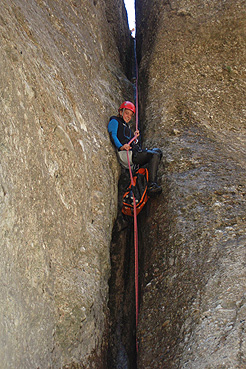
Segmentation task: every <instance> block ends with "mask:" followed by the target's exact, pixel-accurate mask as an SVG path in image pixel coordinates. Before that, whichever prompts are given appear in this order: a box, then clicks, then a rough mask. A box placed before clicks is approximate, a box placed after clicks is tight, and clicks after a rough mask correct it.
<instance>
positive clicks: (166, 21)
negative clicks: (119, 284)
mask: <svg viewBox="0 0 246 369" xmlns="http://www.w3.org/2000/svg"><path fill="white" fill-rule="evenodd" d="M245 10H246V7H245V1H243V0H233V1H229V0H228V1H215V0H214V1H204V0H194V1H187V0H186V1H185V0H184V1H173V0H169V1H164V0H162V1H161V0H156V1H153V0H145V1H140V0H137V42H138V58H139V69H140V75H139V81H140V112H141V117H140V121H141V122H144V124H145V131H144V138H145V140H144V142H145V145H146V146H159V147H161V148H162V150H163V154H164V156H163V161H162V164H161V167H160V171H159V174H160V176H159V179H160V182H161V183H162V186H163V189H164V191H163V194H162V195H161V197H160V198H159V200H152V201H151V204H150V210H149V215H148V216H146V219H145V221H144V223H143V224H144V229H143V237H142V240H143V241H142V244H141V246H140V247H141V248H142V259H141V263H142V264H141V270H142V280H141V282H142V296H141V299H142V300H141V307H140V323H139V330H138V339H139V358H138V368H139V369H142V368H144V369H150V368H151V369H154V368H160V369H164V368H168V369H171V368H175V369H176V368H190V369H191V368H192V369H197V368H199V369H205V368H206V369H215V368H220V369H222V368H224V369H229V368H245V367H246V357H245V350H246V336H245V312H246V310H245V309H246V301H245V292H246V290H245V285H246V273H245V262H246V253H245V246H246V238H245V229H246V216H245V214H246V180H245V178H246V169H245V168H246V134H245V133H246V131H245V129H246V126H245V118H246V110H245V98H246V94H245V91H246V90H245V87H246V86H245V82H246V80H245V65H246V51H245V40H246V37H245V36H246V34H245V32H246V14H245Z"/></svg>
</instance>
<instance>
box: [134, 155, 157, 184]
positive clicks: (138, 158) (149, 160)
mask: <svg viewBox="0 0 246 369" xmlns="http://www.w3.org/2000/svg"><path fill="white" fill-rule="evenodd" d="M161 157H162V152H161V150H160V149H152V150H144V151H139V152H136V153H133V156H132V161H133V163H134V164H138V165H140V167H141V166H143V165H145V164H148V170H149V183H153V182H156V181H157V170H158V165H159V163H160V160H161Z"/></svg>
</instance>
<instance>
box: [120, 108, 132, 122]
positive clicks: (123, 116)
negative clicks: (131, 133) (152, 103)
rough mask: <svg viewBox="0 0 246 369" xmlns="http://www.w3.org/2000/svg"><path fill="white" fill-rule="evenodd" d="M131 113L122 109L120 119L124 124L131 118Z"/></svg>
mask: <svg viewBox="0 0 246 369" xmlns="http://www.w3.org/2000/svg"><path fill="white" fill-rule="evenodd" d="M133 114H134V113H133V112H132V111H131V110H129V109H123V113H122V118H123V119H124V121H125V122H126V123H129V122H130V120H131V119H132V117H133Z"/></svg>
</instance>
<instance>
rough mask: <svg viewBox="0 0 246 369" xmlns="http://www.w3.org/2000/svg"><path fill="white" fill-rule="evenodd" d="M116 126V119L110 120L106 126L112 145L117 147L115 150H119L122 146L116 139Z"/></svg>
mask: <svg viewBox="0 0 246 369" xmlns="http://www.w3.org/2000/svg"><path fill="white" fill-rule="evenodd" d="M118 125H119V123H118V122H117V120H116V119H111V121H110V122H109V124H108V132H109V134H110V136H111V138H112V140H113V143H114V144H115V146H116V147H117V149H119V148H120V147H121V146H122V143H121V142H120V141H119V139H118V137H117V132H118Z"/></svg>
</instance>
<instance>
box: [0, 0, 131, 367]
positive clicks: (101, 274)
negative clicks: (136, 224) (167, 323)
mask: <svg viewBox="0 0 246 369" xmlns="http://www.w3.org/2000/svg"><path fill="white" fill-rule="evenodd" d="M112 5H114V7H112ZM112 14H114V17H113V20H112V19H111V18H112ZM125 20H126V14H125V13H124V7H123V1H118V2H117V4H114V3H113V2H112V1H97V0H93V1H92V0H70V1H65V0H57V1H51V0H47V1H43V0H32V1H31V0H27V1H21V0H14V1H10V0H3V1H2V2H1V15H0V30H1V32H0V45H1V53H0V71H1V72H0V81H1V83H0V91H1V101H0V117H1V118H0V119H1V125H0V154H1V166H0V173H1V182H0V214H1V228H0V229H1V230H0V234H1V237H0V239H1V241H0V253H1V255H0V270H1V289H0V300H1V306H0V342H1V346H0V362H1V367H2V368H20V369H28V368H30V369H33V368H40V369H41V368H43V369H47V368H72V367H73V368H96V369H100V368H105V366H106V364H105V362H106V361H105V360H106V359H105V357H106V350H107V339H106V338H107V329H108V328H107V319H108V309H107V300H108V278H109V275H110V258H109V246H110V241H111V233H112V226H113V222H114V219H115V217H116V212H117V183H118V176H119V165H118V164H117V160H116V156H115V153H114V150H113V147H112V145H111V143H110V142H109V137H108V133H107V122H108V117H109V116H110V115H113V114H115V111H117V110H116V109H117V108H118V106H119V103H121V102H122V99H126V98H129V94H131V93H132V85H131V84H130V83H129V81H128V80H127V78H126V77H125V74H126V73H127V70H126V63H125V62H124V63H123V64H122V63H121V60H120V53H119V49H118V46H119V42H118V39H117V37H116V30H117V27H118V28H119V29H120V30H121V32H123V33H121V40H123V41H122V42H124V44H125V45H129V44H130V43H131V40H130V37H129V31H128V30H127V27H126V26H124V25H123V24H124V23H125ZM123 30H125V31H123Z"/></svg>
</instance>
